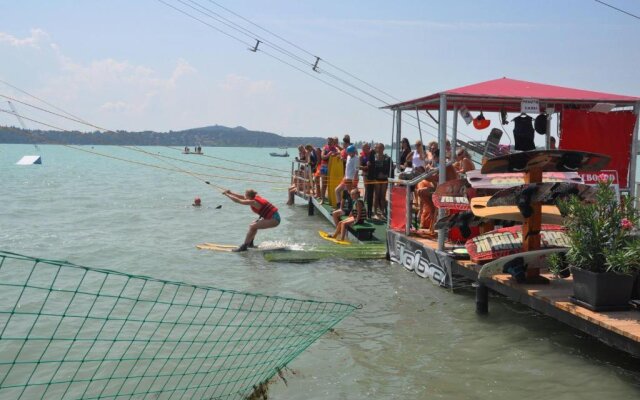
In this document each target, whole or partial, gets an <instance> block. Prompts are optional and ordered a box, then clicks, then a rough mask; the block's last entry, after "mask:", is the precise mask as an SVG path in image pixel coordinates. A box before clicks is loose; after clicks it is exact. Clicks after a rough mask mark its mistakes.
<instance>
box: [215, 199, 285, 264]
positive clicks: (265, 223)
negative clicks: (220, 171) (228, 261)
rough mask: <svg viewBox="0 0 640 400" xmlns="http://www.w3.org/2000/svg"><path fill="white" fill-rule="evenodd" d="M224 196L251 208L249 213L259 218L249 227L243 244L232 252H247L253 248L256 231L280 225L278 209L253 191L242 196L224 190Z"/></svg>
mask: <svg viewBox="0 0 640 400" xmlns="http://www.w3.org/2000/svg"><path fill="white" fill-rule="evenodd" d="M222 194H224V195H225V196H227V197H228V198H230V199H231V200H232V201H234V202H236V203H238V204H244V205H246V206H249V207H251V211H253V212H254V213H256V214H258V215H259V216H260V217H259V218H258V219H257V220H255V221H254V222H252V223H251V225H249V232H247V236H246V237H245V239H244V243H243V244H242V245H240V246H239V247H238V248H236V249H233V251H247V248H248V247H255V245H254V244H253V239H254V238H255V237H256V234H257V233H258V229H269V228H275V227H276V226H278V225H280V214H279V213H278V208H276V206H274V205H273V204H271V203H269V202H268V201H267V200H266V199H264V198H262V197H260V196H258V193H257V192H256V191H255V190H253V189H248V190H247V191H246V192H245V193H244V196H242V195H239V194H236V193H233V192H232V191H231V190H225V191H224V192H222Z"/></svg>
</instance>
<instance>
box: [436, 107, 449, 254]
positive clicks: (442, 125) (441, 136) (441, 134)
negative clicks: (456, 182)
mask: <svg viewBox="0 0 640 400" xmlns="http://www.w3.org/2000/svg"><path fill="white" fill-rule="evenodd" d="M438 120H439V122H438V141H439V143H438V148H439V149H440V158H439V160H438V163H439V165H438V170H439V171H438V172H439V177H438V185H442V184H443V183H445V182H446V181H447V175H446V173H447V95H445V94H441V95H440V109H439V111H438ZM442 217H444V209H439V210H438V219H440V218H442ZM446 232H447V231H446V230H445V229H438V250H440V251H443V250H444V237H445V235H446Z"/></svg>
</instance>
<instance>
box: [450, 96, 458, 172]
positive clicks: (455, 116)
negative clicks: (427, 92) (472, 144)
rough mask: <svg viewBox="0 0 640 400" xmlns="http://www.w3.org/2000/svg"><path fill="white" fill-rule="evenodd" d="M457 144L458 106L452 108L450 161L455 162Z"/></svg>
mask: <svg viewBox="0 0 640 400" xmlns="http://www.w3.org/2000/svg"><path fill="white" fill-rule="evenodd" d="M457 144H458V106H455V107H453V128H452V129H451V155H450V157H451V161H455V160H456V150H457V149H456V145H457Z"/></svg>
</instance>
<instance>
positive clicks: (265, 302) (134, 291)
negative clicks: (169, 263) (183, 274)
mask: <svg viewBox="0 0 640 400" xmlns="http://www.w3.org/2000/svg"><path fill="white" fill-rule="evenodd" d="M354 309H355V307H354V306H352V305H349V304H342V303H332V302H317V301H309V300H296V299H290V298H283V297H277V296H264V295H258V294H249V293H240V292H235V291H228V290H221V289H215V288H211V287H203V286H196V285H188V284H184V283H179V282H169V281H162V280H157V279H152V278H148V277H143V276H132V275H127V274H123V273H119V272H114V271H108V270H103V269H94V268H88V267H83V266H79V265H74V264H71V263H68V262H65V261H52V260H43V259H36V258H32V257H27V256H22V255H19V254H14V253H9V252H2V251H0V399H3V400H5V399H79V398H82V399H110V398H114V399H115V398H136V399H138V398H139V399H195V398H207V399H218V398H246V397H247V396H249V395H250V394H251V393H252V392H253V391H254V389H255V388H256V387H259V386H260V385H262V384H264V383H265V382H268V381H269V379H271V378H272V377H273V376H274V375H275V374H277V373H279V372H280V370H281V369H282V368H284V367H285V366H286V365H287V363H289V362H290V361H291V360H292V359H293V358H295V357H296V356H297V355H298V354H300V353H301V352H302V351H303V350H304V349H306V348H307V347H308V346H310V345H311V344H312V343H313V342H314V341H315V340H316V339H318V338H319V337H320V336H321V335H323V334H324V333H325V332H326V331H327V330H329V329H330V328H331V327H332V326H334V325H335V324H337V323H338V322H339V321H341V320H342V319H343V318H345V317H346V316H347V315H349V314H350V313H351V312H353V311H354Z"/></svg>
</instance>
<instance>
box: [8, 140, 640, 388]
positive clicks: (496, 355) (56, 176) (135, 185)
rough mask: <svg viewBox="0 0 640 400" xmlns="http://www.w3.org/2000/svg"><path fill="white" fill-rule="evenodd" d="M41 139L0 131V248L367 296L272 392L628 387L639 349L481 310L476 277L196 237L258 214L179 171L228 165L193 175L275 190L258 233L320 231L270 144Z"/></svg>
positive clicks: (637, 376) (231, 236)
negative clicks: (273, 256)
mask: <svg viewBox="0 0 640 400" xmlns="http://www.w3.org/2000/svg"><path fill="white" fill-rule="evenodd" d="M39 147H40V150H39V151H36V150H35V149H34V148H33V146H23V145H0V174H1V175H0V177H1V178H0V182H1V185H0V204H2V208H1V211H0V249H2V250H8V251H13V252H18V253H23V254H27V255H33V256H40V257H46V258H54V259H66V260H69V261H72V262H74V263H78V264H84V265H88V266H93V267H101V268H109V269H114V270H118V271H123V272H128V273H135V274H144V275H149V276H153V277H156V278H161V279H169V280H178V281H184V282H190V283H198V284H203V285H211V286H216V287H221V288H229V289H237V290H247V291H252V292H260V293H265V294H278V295H284V296H294V297H297V298H313V299H319V300H337V301H344V302H349V303H353V304H362V305H363V308H362V309H361V310H359V311H357V312H356V313H354V314H352V316H350V317H349V318H347V319H346V320H344V321H343V322H342V323H341V324H339V325H338V326H337V327H336V329H335V332H332V333H327V334H326V335H325V336H324V337H323V338H322V339H320V340H319V341H318V342H317V343H315V344H314V345H313V346H312V347H311V348H309V349H308V350H307V351H305V352H304V353H303V354H302V355H301V356H300V357H298V358H297V359H296V360H294V361H293V363H292V364H291V365H290V367H291V368H292V369H293V371H295V374H292V373H289V375H288V376H287V379H288V380H287V383H288V385H285V384H284V383H282V382H281V381H279V382H277V383H275V384H273V385H272V386H271V391H270V396H271V398H272V399H391V398H392V399H423V398H425V399H426V398H444V399H461V398H474V399H485V398H486V399H489V398H490V399H513V398H515V397H518V398H522V399H529V398H531V399H532V398H553V399H576V398H580V399H601V398H603V397H607V398H612V399H628V398H638V396H639V395H640V360H638V359H634V358H631V357H629V356H627V355H625V354H623V353H620V352H618V351H616V350H613V349H611V348H609V347H607V346H604V345H602V344H600V343H598V342H596V341H594V340H592V339H590V338H589V337H586V336H585V335H583V334H581V333H580V332H578V331H575V330H573V329H570V328H567V327H565V326H564V325H562V324H560V323H557V322H555V321H553V320H551V319H549V318H546V317H543V316H540V315H538V314H536V313H533V312H531V311H529V310H528V309H526V308H524V307H522V306H519V305H517V304H514V303H511V302H509V301H506V300H503V299H500V298H492V299H491V304H490V314H489V316H487V317H479V316H477V315H476V314H475V313H474V308H475V305H474V299H473V292H472V291H470V290H469V291H461V292H460V293H456V294H452V293H450V292H449V291H446V290H443V289H441V288H438V287H435V286H433V285H432V284H431V283H430V282H429V281H428V280H423V279H420V278H418V277H417V276H416V275H415V274H413V273H409V272H407V271H405V270H404V269H403V268H401V267H399V266H396V265H390V264H388V263H387V262H384V261H368V262H359V261H340V260H323V261H321V262H317V263H311V264H300V265H296V264H275V263H267V262H265V261H264V260H263V259H262V257H261V256H260V255H259V254H255V253H254V254H242V255H238V254H227V253H214V252H206V251H199V250H196V249H195V244H197V243H202V242H218V243H231V244H238V243H240V242H241V241H242V240H243V238H244V234H245V232H246V226H247V225H248V224H249V223H250V222H251V221H252V220H253V219H254V218H253V216H252V215H251V213H250V212H248V209H247V208H246V207H242V206H239V205H236V204H234V203H231V202H230V201H229V200H228V199H226V198H224V197H222V196H221V195H220V194H219V193H218V191H216V190H214V188H213V187H211V186H208V185H206V184H204V183H202V182H200V181H199V180H197V179H194V178H193V177H192V176H189V175H188V174H185V173H184V172H185V171H184V170H188V171H190V172H200V173H206V174H214V175H219V176H224V177H226V178H225V179H222V178H216V177H212V176H208V177H206V178H205V179H207V180H210V181H211V182H214V183H217V184H219V185H221V186H225V187H229V188H231V189H232V190H234V191H243V190H244V189H246V188H248V187H253V188H255V189H256V190H257V191H258V192H259V193H260V194H261V195H263V196H264V197H266V198H267V199H269V200H271V201H273V202H274V203H276V205H277V206H278V207H279V208H280V213H281V215H282V218H283V223H282V224H281V226H280V227H278V228H276V229H273V230H269V231H264V232H261V233H259V235H258V241H263V240H269V241H278V242H286V243H291V244H293V243H296V244H319V243H320V242H321V239H319V238H318V236H317V230H318V229H327V228H329V224H328V223H327V222H326V221H324V220H323V219H322V218H321V217H319V216H315V217H308V216H307V214H306V207H299V206H298V207H287V206H285V204H284V203H285V202H286V187H287V183H288V180H287V179H282V178H280V177H281V176H286V175H287V174H288V171H289V170H290V164H289V160H287V159H283V158H275V157H270V156H269V155H268V153H269V152H270V151H274V149H245V148H204V149H203V151H204V152H205V154H206V155H210V156H215V157H223V158H226V159H234V160H238V161H241V162H246V163H251V164H255V165H259V166H261V167H260V168H258V167H248V166H243V165H237V164H235V163H232V162H226V161H220V160H216V159H212V158H209V157H201V156H196V155H188V156H187V155H184V156H183V155H182V154H180V151H178V150H174V149H169V148H162V147H150V148H143V149H144V150H145V151H147V152H150V153H151V154H143V153H139V152H135V151H132V150H130V149H126V148H121V147H110V146H95V148H93V149H92V148H91V147H89V146H87V147H83V149H85V150H88V151H95V152H99V153H102V154H104V155H108V156H109V157H119V158H123V159H126V160H130V161H136V162H141V163H149V164H154V165H157V166H160V167H163V168H169V169H176V168H179V169H182V170H183V171H182V172H175V171H174V172H171V171H166V170H162V169H159V168H152V167H149V166H144V165H139V164H132V163H127V162H123V161H120V160H117V159H115V158H107V157H104V156H98V155H95V154H90V153H85V152H81V151H78V150H74V149H70V148H65V147H61V146H39ZM276 151H277V150H276ZM292 151H293V149H291V151H290V153H292ZM157 153H161V154H163V155H168V156H171V157H176V158H179V159H181V160H187V161H191V162H198V163H205V164H209V165H210V164H214V165H217V166H218V167H225V168H233V169H242V170H246V171H248V173H246V174H245V173H238V172H232V171H227V170H223V169H221V168H212V167H205V166H200V165H194V164H186V163H182V162H178V161H169V162H170V163H171V164H172V165H169V164H167V163H165V162H163V161H160V160H158V159H157V158H155V157H153V156H152V155H153V154H157ZM30 154H40V155H41V156H42V158H43V165H41V166H16V165H14V164H15V162H16V161H17V160H18V159H20V157H22V156H23V155H30ZM264 167H268V168H275V169H278V170H281V171H282V172H275V171H271V170H267V169H265V168H264ZM252 172H253V173H255V172H260V173H264V174H274V175H278V177H269V176H257V175H252ZM230 178H231V179H230ZM239 179H256V180H258V182H247V181H241V180H239ZM195 196H199V197H201V198H202V202H203V207H202V208H200V209H196V208H193V207H191V203H192V201H193V198H194V197H195ZM218 205H222V208H221V209H216V208H215V207H216V206H218ZM322 244H326V242H324V243H322Z"/></svg>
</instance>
